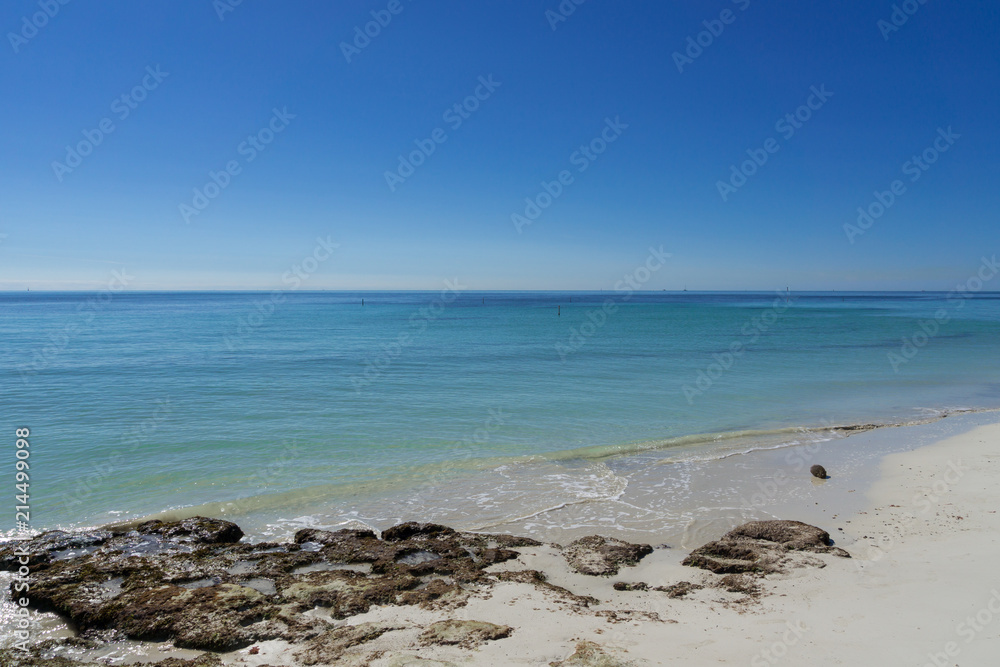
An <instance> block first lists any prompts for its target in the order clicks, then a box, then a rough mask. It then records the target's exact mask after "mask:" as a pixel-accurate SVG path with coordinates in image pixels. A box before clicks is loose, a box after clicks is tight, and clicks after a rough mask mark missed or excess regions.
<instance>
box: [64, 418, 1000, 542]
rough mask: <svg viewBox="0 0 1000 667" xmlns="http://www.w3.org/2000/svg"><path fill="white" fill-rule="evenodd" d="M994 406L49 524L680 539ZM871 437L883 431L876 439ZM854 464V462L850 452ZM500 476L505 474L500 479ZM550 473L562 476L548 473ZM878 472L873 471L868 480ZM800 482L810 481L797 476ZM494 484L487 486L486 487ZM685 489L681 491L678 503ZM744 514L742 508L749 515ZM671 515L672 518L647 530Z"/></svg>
mask: <svg viewBox="0 0 1000 667" xmlns="http://www.w3.org/2000/svg"><path fill="white" fill-rule="evenodd" d="M914 410H917V409H916V408H914ZM928 410H929V409H928ZM996 412H1000V408H951V409H940V410H934V411H932V414H930V415H927V416H924V417H919V416H915V417H913V418H910V419H905V420H901V421H886V422H864V421H862V422H857V423H839V424H835V425H833V424H831V425H819V426H816V425H813V426H794V427H780V428H775V429H753V430H739V431H728V432H721V433H700V434H691V435H685V436H680V437H676V438H671V439H667V440H663V441H655V442H645V441H644V442H636V443H632V444H629V445H616V446H606V447H600V448H595V447H586V448H583V449H580V450H567V451H560V452H553V453H549V454H538V455H530V456H517V457H506V458H503V459H482V460H479V459H474V460H461V461H458V462H453V463H445V464H443V465H442V466H438V467H428V468H427V469H426V470H423V469H420V470H419V472H414V473H412V476H420V477H422V478H426V480H437V481H438V483H437V484H436V486H437V487H439V488H440V489H444V490H445V491H442V492H438V491H437V490H436V489H435V488H433V487H434V486H435V485H433V484H431V483H430V482H428V481H426V480H425V481H424V483H422V484H421V485H419V486H417V487H414V486H413V481H412V477H411V478H408V479H405V480H395V482H393V481H392V480H387V481H385V482H371V483H361V484H358V485H356V488H353V489H352V491H351V494H349V495H348V497H350V498H352V500H351V502H353V503H354V505H350V506H349V508H350V507H354V510H353V511H347V510H342V509H339V507H340V505H341V502H340V501H341V498H340V497H339V496H338V495H336V494H335V495H334V496H333V498H332V499H331V497H330V495H329V494H330V491H331V489H327V488H319V487H318V488H312V487H310V488H305V489H297V490H294V491H287V492H282V493H279V494H272V495H267V494H265V495H258V496H250V497H246V498H239V499H235V500H231V501H219V502H212V503H207V504H200V505H194V506H189V507H180V508H173V509H167V510H163V511H158V512H153V513H149V514H145V515H142V516H136V517H131V518H128V519H125V520H121V521H112V522H108V523H105V524H99V525H73V526H69V527H66V526H56V527H53V528H52V529H60V530H71V531H76V530H94V529H97V528H100V527H101V525H105V526H113V527H129V526H134V525H138V524H139V523H142V522H143V521H148V520H154V519H158V520H165V521H174V520H180V519H184V518H189V517H193V516H212V517H218V518H224V519H228V520H231V521H235V522H237V523H239V524H240V525H241V527H243V528H244V530H245V531H246V533H247V538H246V539H248V540H250V541H273V540H276V539H286V538H289V537H291V535H292V534H294V532H295V531H296V530H298V529H301V528H324V529H328V530H336V529H339V528H352V529H353V528H368V529H371V530H374V531H376V532H378V531H380V530H382V529H384V528H386V527H388V526H391V525H395V524H398V523H402V522H404V521H414V520H415V521H431V522H435V523H443V524H446V525H449V526H454V527H455V528H458V529H461V530H466V531H472V532H476V531H479V532H489V531H493V532H506V533H516V534H522V535H528V536H532V537H536V538H537V539H541V540H545V541H569V540H571V539H573V538H575V537H579V536H583V535H585V534H587V533H588V531H589V532H593V531H595V530H605V531H608V530H610V531H615V532H616V534H617V533H620V534H622V536H623V537H625V539H638V540H642V539H647V540H657V541H660V542H666V541H678V540H679V539H681V536H682V535H684V534H685V533H686V532H693V534H692V536H691V537H690V538H684V540H683V541H684V543H687V541H688V539H690V540H698V539H702V536H703V535H704V534H706V531H710V530H712V529H713V527H714V526H716V525H720V524H718V521H717V520H715V519H714V518H712V516H711V515H712V514H713V513H715V514H718V513H719V512H723V513H725V514H726V515H727V516H729V515H731V514H732V512H733V510H734V509H735V508H736V507H737V506H740V507H747V506H750V507H752V509H755V510H761V511H766V512H768V513H769V515H771V516H774V515H777V514H778V512H776V511H773V510H775V509H777V508H780V507H781V505H782V503H784V504H785V505H787V503H788V501H789V500H791V498H790V497H788V495H787V493H785V492H784V490H783V491H782V492H780V493H765V494H764V495H765V496H767V497H766V498H763V499H762V498H761V487H765V489H766V488H770V487H771V486H772V485H773V484H772V483H777V484H778V485H779V486H782V487H784V486H786V485H788V484H789V482H790V480H792V479H795V478H796V477H798V478H799V481H802V480H806V481H808V475H805V476H803V475H802V473H803V471H804V470H807V469H808V467H809V465H804V467H803V464H804V463H805V462H806V460H807V459H808V463H809V464H811V463H814V462H821V463H822V461H820V460H819V458H821V457H825V456H828V455H830V454H832V455H834V459H835V460H838V465H839V463H840V461H839V458H841V454H840V451H841V450H846V451H849V452H851V455H852V456H856V457H858V458H864V459H865V460H868V461H870V460H872V457H871V456H868V455H867V454H866V453H864V452H862V451H861V450H863V449H864V448H865V447H867V446H871V447H872V452H871V453H875V454H884V453H889V452H891V451H898V450H899V449H900V448H901V447H904V446H905V445H902V444H899V443H888V444H886V443H885V442H881V441H882V440H883V438H882V437H881V436H878V435H876V436H874V437H873V436H872V434H873V433H876V434H877V433H879V432H881V431H886V430H894V429H909V428H913V427H926V426H929V425H933V424H935V423H938V422H941V421H942V420H948V419H950V420H952V421H950V422H948V423H949V424H950V423H953V421H954V420H955V419H961V418H964V417H970V416H971V417H972V419H976V416H977V415H989V414H991V413H996ZM858 438H862V439H861V440H858ZM871 440H875V441H879V442H877V443H876V444H874V445H869V444H868V442H869V441H871ZM817 457H819V458H817ZM813 459H816V460H813ZM788 460H791V461H793V464H791V465H790V464H789V463H788V462H787V461H788ZM848 464H850V462H845V465H848ZM852 465H853V464H852ZM439 468H440V469H439ZM642 468H647V469H646V470H643V469H642ZM772 468H774V469H785V475H784V476H783V477H779V478H778V479H777V480H774V479H773V472H772ZM498 471H499V473H498ZM497 474H499V475H500V477H499V478H497ZM657 475H659V476H661V477H663V479H661V478H660V477H657ZM496 479H499V480H500V481H501V482H503V485H502V486H500V487H499V488H497V482H496V481H494V480H496ZM552 479H554V480H556V482H553V483H551V484H550V483H548V482H547V481H546V480H552ZM664 479H667V480H668V481H669V483H670V485H671V488H669V489H665V490H664V494H666V493H667V492H669V493H670V495H669V497H667V496H666V495H664V497H661V498H652V497H647V498H643V499H641V500H638V499H636V498H633V497H631V496H632V495H633V493H634V491H635V490H636V489H643V488H648V487H653V486H656V485H662V484H663V483H664ZM872 481H873V480H872V479H871V478H869V479H866V480H865V483H866V484H870V483H871V482H872ZM746 482H749V484H747V483H746ZM723 491H724V492H725V493H726V494H727V495H728V496H729V497H732V498H734V499H737V500H739V501H741V502H738V503H737V502H733V503H730V505H731V506H730V507H722V506H720V504H719V503H718V502H716V498H715V497H716V496H718V495H719V493H720V492H723ZM796 491H798V492H803V491H804V489H803V488H801V487H799V488H797V489H796ZM487 494H492V495H491V497H489V498H484V496H486V495H487ZM458 497H466V498H480V499H481V500H480V502H479V505H478V506H468V507H466V506H465V505H463V507H462V509H461V510H458V511H456V510H455V509H454V506H455V503H454V502H453V500H454V498H458ZM678 498H682V500H681V501H680V503H678ZM618 501H622V502H618ZM748 501H752V502H748ZM668 502H669V508H667V505H668ZM827 502H829V501H827ZM627 505H632V506H635V507H638V508H641V509H642V515H644V516H645V518H642V516H639V512H638V510H637V515H636V516H632V517H627V518H626V519H625V520H623V522H622V524H621V525H602V524H600V523H598V522H596V521H595V520H594V516H595V515H597V514H600V513H603V514H604V515H611V514H617V513H619V510H620V508H621V507H624V506H627ZM330 506H333V507H336V508H338V509H337V510H336V512H335V513H332V514H331V513H329V512H328V511H327V510H326V508H328V507H330ZM854 507H855V504H854V503H848V507H847V509H852V508H854ZM470 508H471V509H470ZM393 510H395V511H393ZM498 510H499V511H498ZM577 510H579V511H577ZM581 512H583V514H586V516H584V515H581ZM560 516H565V520H561V524H560V519H557V518H556V517H560ZM740 516H741V517H743V518H746V517H750V516H751V514H748V513H743V514H741V515H740ZM814 518H815V517H814ZM689 521H698V522H706V525H705V526H696V527H692V526H683V527H682V526H680V524H681V523H685V524H686V523H687V522H689ZM642 524H645V525H642ZM729 524H730V525H729V526H728V527H732V526H733V525H735V524H734V523H733V520H730V521H729ZM664 525H668V526H675V527H676V529H667V530H659V531H657V530H653V529H652V527H653V526H661V527H662V526H664ZM573 526H578V527H575V528H573Z"/></svg>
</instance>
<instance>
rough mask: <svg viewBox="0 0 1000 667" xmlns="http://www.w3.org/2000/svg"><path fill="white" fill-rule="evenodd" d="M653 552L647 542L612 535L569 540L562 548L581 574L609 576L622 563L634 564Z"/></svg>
mask: <svg viewBox="0 0 1000 667" xmlns="http://www.w3.org/2000/svg"><path fill="white" fill-rule="evenodd" d="M651 553H653V547H651V546H649V545H648V544H631V543H629V542H625V541H622V540H619V539H615V538H613V537H603V536H601V535H591V536H589V537H581V538H580V539H578V540H576V541H574V542H571V543H570V544H569V546H567V547H566V548H565V550H563V557H565V558H566V562H568V563H569V565H570V567H572V568H573V569H574V570H576V571H577V572H579V573H581V574H589V575H593V576H610V575H613V574H618V570H619V569H620V568H621V566H623V565H628V566H631V565H635V564H636V563H638V562H639V561H640V560H642V559H643V558H644V557H645V556H648V555H649V554H651Z"/></svg>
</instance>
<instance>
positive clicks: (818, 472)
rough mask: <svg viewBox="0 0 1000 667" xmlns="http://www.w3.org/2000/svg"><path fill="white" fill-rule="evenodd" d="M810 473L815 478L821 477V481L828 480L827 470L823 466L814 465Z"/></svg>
mask: <svg viewBox="0 0 1000 667" xmlns="http://www.w3.org/2000/svg"><path fill="white" fill-rule="evenodd" d="M809 472H811V473H812V476H813V477H819V478H820V479H826V468H824V467H823V466H821V465H814V466H813V467H812V468H809Z"/></svg>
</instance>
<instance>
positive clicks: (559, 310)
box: [556, 306, 562, 317]
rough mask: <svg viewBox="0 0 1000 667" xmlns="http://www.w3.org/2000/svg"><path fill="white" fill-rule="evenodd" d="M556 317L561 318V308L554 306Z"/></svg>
mask: <svg viewBox="0 0 1000 667" xmlns="http://www.w3.org/2000/svg"><path fill="white" fill-rule="evenodd" d="M556 317H562V306H556Z"/></svg>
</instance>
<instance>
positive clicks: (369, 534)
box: [293, 528, 378, 544]
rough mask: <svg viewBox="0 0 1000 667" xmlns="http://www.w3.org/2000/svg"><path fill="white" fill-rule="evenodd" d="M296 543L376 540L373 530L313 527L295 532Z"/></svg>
mask: <svg viewBox="0 0 1000 667" xmlns="http://www.w3.org/2000/svg"><path fill="white" fill-rule="evenodd" d="M293 539H294V540H295V543H296V544H302V543H304V542H316V543H317V544H336V543H338V542H342V541H344V540H377V539H378V537H376V536H375V531H373V530H356V529H352V528H345V529H343V530H337V531H329V530H316V529H315V528H303V529H302V530H300V531H298V532H297V533H295V537H294V538H293Z"/></svg>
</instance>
